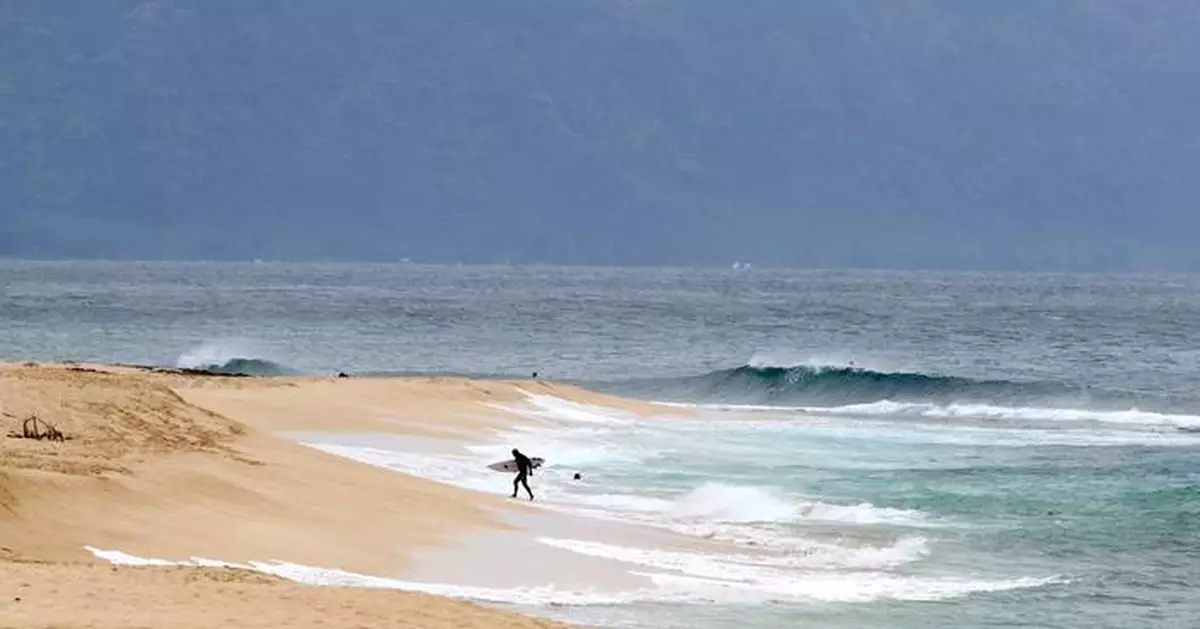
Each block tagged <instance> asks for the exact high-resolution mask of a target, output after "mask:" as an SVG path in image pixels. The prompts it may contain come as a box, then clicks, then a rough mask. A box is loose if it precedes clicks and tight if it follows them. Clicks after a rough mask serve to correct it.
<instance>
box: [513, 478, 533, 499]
mask: <svg viewBox="0 0 1200 629" xmlns="http://www.w3.org/2000/svg"><path fill="white" fill-rule="evenodd" d="M520 486H524V487H525V492H526V493H528V494H529V499H530V500H533V490H531V489H529V481H528V480H526V476H525V474H517V477H516V478H514V479H513V494H512V497H513V498H516V497H517V488H518V487H520Z"/></svg>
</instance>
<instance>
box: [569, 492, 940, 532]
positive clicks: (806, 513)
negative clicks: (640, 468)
mask: <svg viewBox="0 0 1200 629" xmlns="http://www.w3.org/2000/svg"><path fill="white" fill-rule="evenodd" d="M573 502H576V503H579V504H584V505H587V506H589V507H596V508H600V509H604V510H611V511H614V512H619V513H625V514H629V515H648V516H654V517H659V518H666V520H665V522H672V523H695V522H702V523H704V524H705V526H706V527H711V525H714V524H716V525H719V524H737V525H750V524H763V523H788V522H803V521H812V522H838V523H842V524H860V525H876V524H883V525H891V526H902V527H925V526H934V525H935V523H932V522H930V521H929V519H928V518H926V517H925V516H924V514H922V513H920V512H918V511H909V510H906V509H890V508H886V507H876V506H874V505H872V504H870V503H865V502H864V503H859V504H852V505H839V504H831V503H825V502H813V501H808V500H804V499H801V498H795V497H792V496H788V495H785V494H783V493H782V492H779V491H777V490H775V489H772V488H767V487H756V486H749V485H747V486H740V485H726V484H723V483H706V484H704V485H701V486H700V487H697V488H696V489H693V490H692V491H690V492H688V493H687V494H685V495H683V496H682V497H680V498H677V499H674V500H670V499H665V498H655V497H649V496H635V495H626V494H604V495H599V496H575V497H573ZM665 522H663V523H665ZM672 528H676V529H677V530H679V529H678V528H677V527H674V526H673V527H672ZM706 530H707V529H706ZM706 536H707V535H706Z"/></svg>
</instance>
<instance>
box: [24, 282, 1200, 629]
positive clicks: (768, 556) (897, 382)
mask: <svg viewBox="0 0 1200 629" xmlns="http://www.w3.org/2000/svg"><path fill="white" fill-rule="evenodd" d="M0 286H2V287H3V300H2V301H0V347H2V348H3V352H4V354H6V355H7V356H8V357H9V358H14V359H24V358H42V359H64V358H74V359H92V360H108V361H128V362H148V363H158V364H185V365H189V366H198V367H204V366H210V365H216V366H221V365H225V366H227V367H231V368H239V369H253V370H263V371H272V370H285V371H289V372H290V371H299V372H328V371H332V370H338V369H341V370H347V371H352V372H358V373H363V374H367V373H377V372H439V373H442V372H449V373H469V374H480V375H527V374H528V373H529V372H531V371H533V370H538V371H540V372H541V373H542V374H544V375H545V376H547V377H551V378H557V379H567V380H574V381H579V382H582V383H585V384H587V385H589V386H593V387H596V388H599V389H603V390H606V391H611V392H616V393H622V394H626V395H633V396H638V397H642V398H647V399H654V400H662V401H667V402H671V403H674V404H678V405H682V406H686V407H688V408H689V409H691V410H694V411H696V412H698V413H699V414H700V415H699V417H698V418H695V419H690V420H672V421H670V422H665V421H661V420H657V419H654V418H639V417H628V416H616V417H609V416H607V415H605V414H604V412H603V411H601V410H598V409H578V408H572V407H569V406H562V405H558V406H554V405H553V404H557V402H554V403H553V404H552V405H551V406H550V407H549V410H548V411H547V410H546V409H543V411H546V412H547V413H548V414H549V415H551V416H555V417H557V418H559V419H561V420H562V421H561V425H560V426H559V427H558V428H556V429H554V430H551V431H542V432H539V433H526V434H522V435H517V434H514V435H512V436H511V437H510V439H509V440H508V441H506V442H505V443H498V444H496V445H495V446H494V447H496V448H504V447H507V446H508V445H509V442H512V441H514V440H519V441H520V442H521V443H522V444H523V445H522V448H523V449H526V450H527V451H529V452H531V453H532V454H537V455H543V456H546V457H547V459H549V460H550V462H551V464H550V465H549V466H548V468H547V470H546V471H545V474H543V475H540V476H538V477H537V479H536V480H535V483H536V484H535V489H537V490H538V491H539V492H540V493H542V494H543V495H544V499H545V502H546V504H547V508H555V509H561V510H566V511H571V512H573V513H581V514H585V515H587V516H588V517H595V518H613V519H618V520H622V521H626V522H641V523H644V524H646V525H647V526H658V527H662V528H664V529H670V530H674V531H676V532H678V533H681V534H684V535H689V536H693V537H695V538H696V539H702V540H710V541H711V540H716V541H720V542H721V543H722V544H724V545H725V547H726V548H725V550H724V551H722V552H723V553H724V554H721V553H709V554H707V555H704V556H691V557H682V556H678V555H671V554H669V553H666V552H665V551H663V549H657V550H659V551H662V552H660V553H659V554H657V555H655V554H653V553H648V552H647V551H653V550H656V549H646V548H640V549H639V548H613V547H608V546H606V547H596V546H581V545H579V544H577V543H576V544H575V545H574V546H573V548H574V549H575V551H579V552H584V553H593V554H599V555H606V556H613V557H617V556H619V557H623V558H624V559H626V560H630V558H631V557H633V558H634V559H636V561H637V562H640V566H641V568H640V569H641V570H644V571H646V572H652V573H656V574H666V575H669V576H670V577H674V579H670V578H666V579H665V580H663V581H662V582H661V583H660V585H661V590H662V593H663V595H662V596H661V597H659V599H657V600H655V599H654V598H653V597H647V596H641V597H639V598H636V599H634V598H631V599H630V601H629V602H625V603H621V602H619V601H606V602H605V604H595V603H593V604H582V603H584V602H586V601H584V602H579V601H577V602H576V603H577V604H571V605H566V606H561V605H554V606H549V605H545V604H544V603H545V601H543V602H542V603H539V604H537V605H533V606H532V607H529V606H522V605H521V604H520V601H519V600H518V598H517V597H515V598H514V600H513V603H514V604H517V606H518V607H521V608H523V609H531V610H533V611H536V612H538V613H544V614H548V615H553V616H557V617H563V618H567V619H570V620H574V621H577V622H581V623H589V624H596V625H605V626H639V627H685V626H686V627H735V626H736V627H743V626H758V627H774V626H782V625H800V626H808V627H880V628H885V627H886V628H907V627H924V626H954V627H1080V628H1083V627H1089V628H1092V627H1195V626H1200V600H1198V599H1197V598H1196V597H1195V595H1194V593H1195V592H1196V591H1197V589H1198V588H1200V398H1198V397H1197V394H1196V387H1195V384H1196V374H1197V366H1198V364H1197V363H1198V361H1197V358H1198V357H1200V353H1198V352H1197V349H1196V348H1195V346H1194V341H1193V339H1195V338H1200V278H1194V277H1190V276H1178V277H1148V276H1139V277H1102V276H1062V275H1053V276H1051V275H1040V276H1039V275H988V274H959V275H953V274H917V273H850V272H845V273H833V272H829V273H817V272H809V273H801V272H783V271H763V272H758V271H755V272H749V273H746V272H732V271H686V270H636V271H633V270H606V269H548V268H536V269H470V268H467V269H449V268H427V267H408V266H390V267H389V266H354V265H309V266H289V265H213V264H194V265H181V264H140V265H133V264H130V265H121V264H85V263H66V264H32V263H2V264H0ZM231 359H253V360H252V361H250V362H246V361H242V362H233V363H231V362H230V361H231ZM490 453H491V451H489V450H487V449H486V448H485V449H483V450H480V451H477V452H474V453H471V454H470V455H469V457H468V460H470V457H476V458H481V459H482V458H486V457H487V456H489V455H490ZM464 456H467V455H464ZM430 469H433V470H435V472H436V473H434V475H435V476H436V475H437V474H441V473H445V474H447V475H448V476H446V477H445V478H443V480H451V481H454V480H463V479H466V480H465V481H463V482H467V481H469V480H470V479H469V478H467V477H462V478H459V477H455V476H453V475H454V474H456V473H457V471H456V470H457V469H458V468H454V467H453V466H450V467H445V466H442V467H436V466H433V467H431V468H430ZM574 471H581V472H582V473H583V475H584V479H583V481H582V482H575V481H573V480H571V477H570V475H571V473H573V472H574ZM567 541H568V542H571V540H567ZM578 541H580V540H575V542H578ZM575 542H571V543H575ZM563 543H567V542H563ZM637 553H640V554H637ZM751 555H752V556H753V559H748V558H747V557H748V556H751ZM526 603H528V601H526Z"/></svg>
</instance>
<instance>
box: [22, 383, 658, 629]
mask: <svg viewBox="0 0 1200 629" xmlns="http://www.w3.org/2000/svg"><path fill="white" fill-rule="evenodd" d="M525 391H530V392H534V393H547V394H554V395H558V396H563V397H575V398H577V399H580V400H581V401H587V402H592V403H596V402H608V403H610V404H611V405H613V406H624V407H626V408H628V409H629V410H639V411H646V410H650V409H651V406H650V405H642V404H640V403H636V402H629V401H620V400H616V399H613V398H607V397H605V396H600V395H598V394H592V393H588V392H584V391H581V390H578V389H575V388H573V387H566V386H563V385H556V384H553V383H548V382H502V381H469V380H465V379H438V378H435V379H430V378H421V379H387V380H383V379H378V380H377V379H369V380H368V379H363V380H357V379H331V378H288V379H248V378H232V377H214V376H200V375H191V374H181V373H160V372H156V371H153V370H147V369H139V368H132V367H112V366H96V365H88V366H68V365H40V366H31V365H23V366H18V365H4V366H0V412H2V413H3V415H2V416H0V419H2V425H3V428H4V430H5V431H7V432H17V433H19V432H20V431H21V424H22V421H23V420H24V419H26V418H27V417H29V416H31V415H35V414H36V415H37V416H38V417H39V418H40V419H41V420H42V421H44V422H47V423H48V424H49V425H52V426H55V427H57V428H58V429H59V430H61V431H62V433H63V434H64V435H65V436H66V438H67V440H66V441H64V442H50V441H39V440H31V439H23V438H6V439H0V540H2V542H0V546H2V548H0V559H6V560H7V562H8V563H7V564H6V565H4V567H3V569H2V571H3V572H4V573H5V575H6V576H5V577H4V579H5V580H6V581H8V582H9V583H8V584H7V585H11V584H12V583H13V581H12V579H13V578H14V577H13V576H12V575H15V574H20V575H21V576H20V577H19V581H20V582H21V583H24V584H26V585H24V586H22V587H24V588H26V589H28V590H29V591H30V592H35V593H37V594H36V595H35V597H34V598H37V597H41V598H42V599H45V600H41V601H39V602H38V603H37V605H46V604H48V603H47V602H46V601H47V600H52V601H53V605H51V606H50V607H45V609H48V610H50V611H48V612H47V613H46V614H44V615H39V614H37V613H34V612H30V611H28V610H29V609H30V608H31V607H32V605H31V604H25V603H27V602H29V601H28V600H23V601H22V605H21V606H19V607H13V609H14V610H16V611H17V612H18V613H19V614H26V615H24V616H22V615H17V616H11V615H8V614H7V613H6V614H5V618H6V619H7V618H19V619H25V618H28V619H30V624H28V625H18V626H46V625H47V624H53V625H55V626H80V627H83V626H97V627H105V626H126V625H131V624H132V625H145V626H149V625H154V626H180V627H186V626H193V625H195V626H199V625H200V624H203V625H205V626H212V625H213V623H212V622H208V621H210V620H211V619H204V618H203V616H200V617H197V618H194V619H191V620H187V619H185V618H184V617H186V616H187V615H188V614H192V613H202V610H203V609H205V608H206V607H211V606H219V607H220V608H221V609H222V610H224V611H223V613H227V614H228V618H227V619H224V620H223V621H222V622H219V623H216V624H218V625H221V626H247V627H249V626H281V625H287V626H308V624H318V621H320V622H322V623H323V626H334V627H336V626H428V627H436V626H441V625H440V624H439V623H442V622H443V621H445V622H446V623H448V624H452V625H454V626H460V627H475V626H479V627H484V626H487V627H504V626H513V627H517V626H530V627H532V626H549V625H546V624H544V623H543V624H539V623H537V622H535V621H531V620H529V619H524V618H522V617H520V616H515V615H504V614H500V613H499V612H492V611H487V610H481V609H479V608H476V607H474V606H464V604H462V603H459V602H455V601H449V600H442V599H436V598H430V597H427V596H419V595H416V594H409V593H403V592H383V591H353V592H346V591H340V590H325V589H323V588H322V589H317V588H302V587H301V586H297V585H293V584H285V583H282V582H279V581H277V580H273V579H264V578H260V577H254V578H249V577H246V576H245V575H242V574H234V573H232V572H230V571H225V570H215V571H213V572H214V573H215V576H214V574H205V575H203V576H197V575H195V574H193V572H196V571H199V570H201V569H175V568H172V569H166V568H139V569H137V570H132V569H127V568H122V569H121V570H119V571H116V572H113V571H111V570H108V569H107V568H106V567H105V568H103V569H101V568H98V567H97V566H96V563H95V560H94V559H93V558H92V557H91V555H90V554H89V553H87V552H86V551H85V550H84V546H85V545H91V546H95V547H101V548H119V549H121V550H123V551H126V552H129V553H132V554H135V555H141V556H153V557H162V558H166V559H187V558H189V557H192V556H204V557H214V558H221V559H223V560H226V561H237V562H244V561H250V560H280V561H289V562H295V563H300V564H307V565H320V566H325V567H332V568H340V569H344V570H348V571H353V572H362V573H371V574H384V575H386V574H396V573H397V571H399V570H402V568H403V567H404V565H405V562H406V559H407V553H406V549H414V548H422V547H428V546H434V545H438V544H442V543H445V542H446V541H447V540H448V539H450V537H451V536H452V535H454V534H457V533H460V532H463V531H469V530H480V529H495V528H500V527H501V526H502V525H501V524H499V523H498V522H497V520H496V518H495V517H494V516H493V513H494V511H493V510H495V509H520V508H523V507H522V506H521V505H520V504H519V503H509V502H507V501H505V500H503V499H502V498H501V497H491V496H483V495H479V494H475V493H472V492H467V491H465V490H461V489H457V488H453V487H449V486H445V485H441V484H437V483H433V482H430V481H425V480H422V479H418V478H413V477H408V476H404V475H401V474H396V473H394V472H391V471H388V470H383V469H379V468H374V467H370V466H366V465H362V464H359V463H355V462H352V461H348V460H345V459H341V458H338V457H334V456H332V455H327V454H324V453H322V452H319V451H316V450H313V449H311V448H307V447H304V446H300V445H297V444H294V443H292V442H290V441H288V440H286V439H283V438H281V437H278V436H275V434H273V433H274V432H275V431H287V430H322V431H330V430H348V431H359V432H362V431H391V432H397V433H404V434H419V435H420V434H424V435H437V436H453V435H463V434H470V433H472V432H476V431H482V430H489V429H491V428H493V427H500V426H503V425H511V423H512V422H513V421H514V419H515V418H514V417H513V416H511V415H508V414H506V413H505V412H504V411H502V410H499V409H496V408H494V407H493V406H492V405H493V404H501V405H503V404H508V403H513V402H519V401H521V400H522V399H524V392H525ZM62 583H70V584H71V585H70V587H66V586H63V585H60V584H62ZM184 583H187V584H188V588H189V592H195V596H196V597H198V599H197V600H199V601H201V602H197V600H193V595H192V594H183V593H180V591H179V588H180V586H181V585H182V584H184ZM8 590H9V588H7V587H6V588H5V592H6V593H7V591H8ZM138 592H144V596H143V597H141V598H140V599H139V597H138V596H137V593H138ZM96 600H115V601H118V602H122V601H123V602H124V603H121V604H117V605H114V606H109V607H105V608H104V609H113V610H118V611H111V612H110V611H102V610H101V608H99V607H97V606H95V605H92V604H90V603H89V601H91V602H94V601H96ZM138 600H141V601H142V603H143V604H137V601H138ZM310 600H311V601H317V602H316V603H313V604H312V605H309V604H308V603H307V602H306V601H310ZM205 601H206V602H205ZM3 604H4V605H10V604H9V603H8V602H5V603H3ZM122 605H124V606H122ZM310 608H311V610H310V611H304V610H308V609H310ZM254 609H266V610H267V611H263V612H259V613H252V612H251V610H254ZM346 609H352V610H356V611H355V612H354V613H351V614H349V619H348V620H347V619H341V616H342V613H341V612H342V610H346ZM239 610H244V611H245V612H246V616H247V617H246V618H243V614H242V613H241V612H240V611H239ZM322 610H324V611H322ZM414 610H421V613H423V614H427V616H422V618H424V619H425V620H426V621H427V622H426V621H422V622H420V623H418V624H407V625H406V624H402V623H401V624H397V623H400V621H399V620H397V618H396V615H397V614H401V615H403V614H410V613H416V612H415V611H414ZM5 611H6V612H7V610H5ZM305 614H310V615H305ZM312 614H315V616H312ZM472 614H474V615H479V616H478V618H475V616H473V615H472ZM480 614H481V615H480ZM176 616H180V618H179V619H174V618H175V617H176ZM405 617H406V618H410V616H405ZM239 619H240V620H239ZM404 622H409V621H404ZM256 623H257V624H256ZM505 623H509V624H505ZM521 623H526V624H521Z"/></svg>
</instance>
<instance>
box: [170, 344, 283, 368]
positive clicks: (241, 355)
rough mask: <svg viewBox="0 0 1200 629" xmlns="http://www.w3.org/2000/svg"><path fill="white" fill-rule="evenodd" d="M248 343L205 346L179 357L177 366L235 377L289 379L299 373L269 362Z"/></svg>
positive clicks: (197, 347) (199, 346) (190, 350)
mask: <svg viewBox="0 0 1200 629" xmlns="http://www.w3.org/2000/svg"><path fill="white" fill-rule="evenodd" d="M257 354H260V352H257V351H256V350H254V349H253V348H251V347H250V346H249V345H248V344H246V343H244V342H232V341H231V342H221V343H205V344H202V345H198V346H196V347H193V348H191V349H189V350H188V351H186V352H184V353H183V354H181V355H180V356H179V358H178V359H177V360H176V361H175V366H176V367H179V368H181V369H188V370H191V371H200V372H204V373H212V374H221V375H231V376H286V375H289V374H296V373H299V372H297V371H296V370H295V369H292V368H290V367H287V366H285V365H282V364H280V363H277V362H275V361H272V360H267V359H266V358H258V357H256V355H257Z"/></svg>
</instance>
